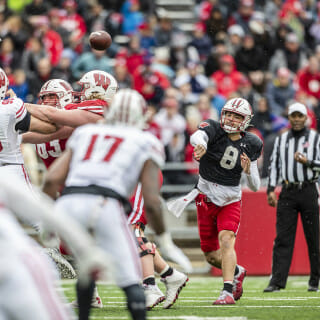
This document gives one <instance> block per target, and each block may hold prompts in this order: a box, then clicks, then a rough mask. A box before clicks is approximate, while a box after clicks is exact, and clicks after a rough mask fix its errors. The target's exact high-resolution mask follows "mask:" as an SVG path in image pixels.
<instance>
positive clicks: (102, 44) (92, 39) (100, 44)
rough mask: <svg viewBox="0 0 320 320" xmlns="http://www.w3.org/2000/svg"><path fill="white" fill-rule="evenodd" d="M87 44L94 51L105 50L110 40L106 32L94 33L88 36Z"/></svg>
mask: <svg viewBox="0 0 320 320" xmlns="http://www.w3.org/2000/svg"><path fill="white" fill-rule="evenodd" d="M89 43H90V46H91V48H93V49H95V50H106V49H108V48H109V47H110V45H111V43H112V38H111V36H110V34H109V33H108V32H106V31H103V30H100V31H94V32H91V34H90V36H89Z"/></svg>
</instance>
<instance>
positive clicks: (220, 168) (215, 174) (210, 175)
mask: <svg viewBox="0 0 320 320" xmlns="http://www.w3.org/2000/svg"><path fill="white" fill-rule="evenodd" d="M198 128H199V130H202V131H204V132H205V133H206V134H207V135H208V137H209V140H208V146H207V152H206V154H205V155H204V156H203V157H202V158H201V159H200V167H199V173H200V176H201V177H202V178H204V179H206V180H208V181H211V182H214V183H218V184H220V185H223V186H238V185H239V183H240V178H241V172H242V167H241V161H240V155H241V154H242V153H243V152H244V153H245V154H246V155H247V156H248V157H249V159H250V160H251V161H254V160H257V159H258V158H259V157H260V154H261V150H262V141H261V139H260V138H259V137H257V136H256V135H255V134H253V133H250V132H242V133H241V136H242V138H241V139H239V140H237V141H232V140H231V139H230V138H229V137H228V134H227V133H226V132H225V131H224V130H223V129H222V128H221V126H220V123H219V122H217V121H214V120H205V121H203V122H201V123H200V125H199V127H198Z"/></svg>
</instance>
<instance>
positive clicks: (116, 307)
mask: <svg viewBox="0 0 320 320" xmlns="http://www.w3.org/2000/svg"><path fill="white" fill-rule="evenodd" d="M221 281H222V280H221V278H220V277H218V278H215V277H193V276H191V277H190V279H189V282H188V284H187V286H186V287H185V288H184V289H183V290H182V291H181V293H180V296H179V299H178V300H177V301H176V303H175V304H174V305H173V306H172V307H171V309H168V310H164V309H162V307H161V304H160V305H159V306H157V307H155V308H154V309H153V310H151V311H148V314H147V316H148V319H162V320H169V319H183V320H222V319H228V320H245V319H250V320H251V319H263V320H271V319H272V320H273V319H275V320H278V319H279V320H280V319H281V320H284V319H288V320H291V319H297V320H298V319H300V320H306V319H310V320H311V319H312V320H316V319H320V292H308V291H307V284H308V278H307V277H289V280H288V284H287V288H286V289H285V290H281V291H280V292H275V293H262V291H263V289H264V288H265V287H266V286H267V284H268V278H267V277H247V278H246V280H245V282H244V294H243V296H242V298H241V299H240V300H239V301H238V302H236V305H231V306H213V305H212V302H213V301H214V300H215V299H216V298H217V297H218V295H219V292H220V288H221V286H222V282H221ZM159 287H160V289H161V290H163V292H165V288H164V286H163V284H162V283H159ZM63 288H64V289H65V295H66V296H67V298H68V299H69V300H70V301H71V300H74V297H75V292H74V283H73V282H72V281H64V282H63ZM98 289H99V294H100V296H101V299H102V301H103V304H104V307H103V309H98V310H97V309H93V311H92V312H91V318H90V319H99V320H100V319H101V320H102V319H114V320H116V319H130V317H129V314H128V312H127V310H126V304H125V299H124V296H123V294H122V291H120V290H119V289H118V288H117V287H116V286H115V285H112V284H106V285H105V284H99V285H98Z"/></svg>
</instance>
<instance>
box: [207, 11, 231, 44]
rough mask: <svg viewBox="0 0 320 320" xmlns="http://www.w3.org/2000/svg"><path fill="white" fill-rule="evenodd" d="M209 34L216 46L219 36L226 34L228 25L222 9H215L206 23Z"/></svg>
mask: <svg viewBox="0 0 320 320" xmlns="http://www.w3.org/2000/svg"><path fill="white" fill-rule="evenodd" d="M205 24H206V30H207V34H208V36H209V37H210V39H211V43H212V44H215V42H216V37H217V34H219V33H226V32H227V28H228V24H227V21H226V19H225V18H224V16H223V14H222V12H221V9H220V7H217V6H216V7H213V8H212V10H211V12H210V16H209V19H207V20H206V21H205Z"/></svg>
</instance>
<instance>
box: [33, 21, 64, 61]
mask: <svg viewBox="0 0 320 320" xmlns="http://www.w3.org/2000/svg"><path fill="white" fill-rule="evenodd" d="M34 26H35V28H36V32H35V34H36V35H37V36H38V37H40V38H41V41H42V42H43V45H44V49H45V50H46V52H47V55H48V57H49V58H50V62H51V64H52V65H53V66H56V65H57V64H58V62H59V60H60V56H61V53H62V50H63V42H62V39H61V37H60V35H59V33H57V32H56V31H54V30H53V29H51V27H50V25H49V19H48V18H47V17H45V16H42V17H39V18H38V19H37V20H35V22H34Z"/></svg>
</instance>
